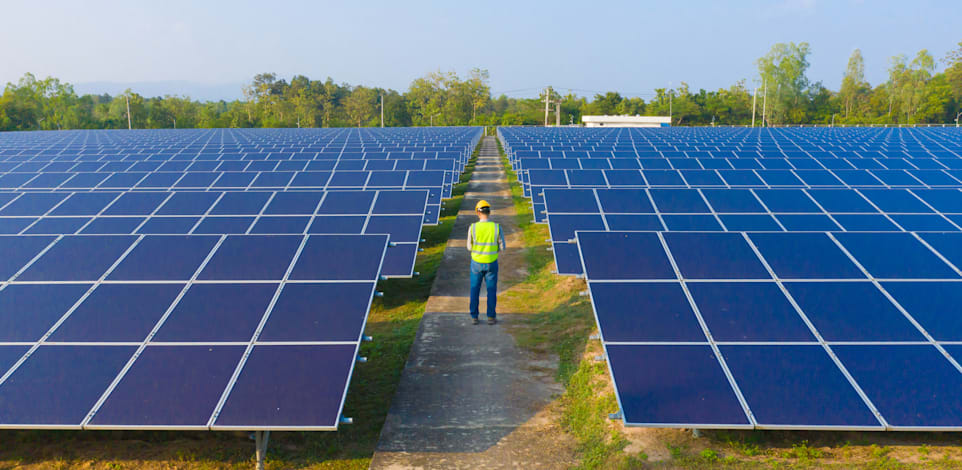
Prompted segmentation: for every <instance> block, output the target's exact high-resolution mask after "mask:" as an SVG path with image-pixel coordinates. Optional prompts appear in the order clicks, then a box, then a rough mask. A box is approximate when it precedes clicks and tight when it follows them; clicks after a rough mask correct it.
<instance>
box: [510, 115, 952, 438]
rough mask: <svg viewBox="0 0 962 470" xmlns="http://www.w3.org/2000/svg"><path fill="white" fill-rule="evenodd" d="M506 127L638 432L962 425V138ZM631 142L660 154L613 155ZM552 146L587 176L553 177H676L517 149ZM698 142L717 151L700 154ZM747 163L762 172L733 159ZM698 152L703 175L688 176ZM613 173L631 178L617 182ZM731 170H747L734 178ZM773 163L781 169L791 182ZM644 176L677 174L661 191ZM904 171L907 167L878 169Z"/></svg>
mask: <svg viewBox="0 0 962 470" xmlns="http://www.w3.org/2000/svg"><path fill="white" fill-rule="evenodd" d="M499 137H500V138H501V139H502V140H503V141H504V145H505V147H506V148H511V149H514V150H513V151H512V161H513V164H514V165H515V167H516V168H519V170H520V171H519V174H522V175H523V173H524V172H525V171H527V173H528V175H527V176H526V177H525V176H520V178H521V179H522V180H524V179H525V178H528V181H530V182H531V194H532V196H534V197H538V198H540V199H537V200H535V202H534V204H535V207H536V208H538V209H540V210H543V211H544V212H543V214H542V215H543V217H539V220H542V221H546V222H547V223H548V225H549V228H550V232H551V238H552V242H553V246H554V250H555V255H556V260H557V265H558V269H559V272H560V273H563V274H578V275H581V276H583V277H584V278H585V279H586V281H587V284H588V290H589V293H590V295H591V302H592V308H593V310H594V313H595V318H596V320H597V323H598V327H599V330H600V335H601V339H602V342H603V345H604V348H605V353H606V357H607V359H608V364H609V370H610V372H611V375H612V378H613V379H614V384H615V389H616V394H617V397H618V401H619V404H620V406H621V411H622V413H623V417H624V420H625V423H626V424H629V425H637V426H653V427H686V428H691V427H693V428H713V427H714V428H761V429H878V430H883V429H885V430H962V409H960V408H959V407H958V403H959V402H960V401H962V387H960V386H962V320H960V318H962V316H960V315H959V314H960V313H962V270H960V268H962V228H960V227H962V181H960V180H959V177H960V176H962V175H960V174H959V172H958V171H955V169H956V168H960V167H962V165H960V163H962V132H959V131H957V130H954V129H929V128H926V129H921V128H920V129H908V128H905V129H812V128H808V129H777V130H776V129H756V130H752V129H707V128H706V129H670V130H669V129H657V130H654V129H529V128H523V129H522V128H506V129H502V130H501V133H500V136H499ZM626 146H632V147H636V148H637V147H644V148H649V147H654V148H657V149H658V150H657V151H659V152H662V153H663V156H662V157H650V156H645V157H638V156H633V157H629V158H627V159H625V160H622V159H619V158H615V157H611V155H610V154H611V153H612V152H618V151H625V150H614V149H616V148H622V149H623V148H624V147H626ZM669 146H670V147H672V149H671V150H667V149H666V148H667V147H669ZM559 147H563V149H562V150H560V151H561V152H564V153H567V152H569V151H570V152H574V155H578V157H576V158H575V159H574V160H571V161H568V163H566V164H567V165H572V162H577V165H579V166H578V168H579V169H578V170H574V169H564V170H561V169H552V170H549V171H555V172H557V171H562V172H571V171H574V172H579V171H589V170H582V169H580V168H586V166H585V162H586V161H594V160H595V159H594V158H591V157H590V156H589V157H584V156H583V155H582V154H581V153H583V152H589V153H591V152H601V153H602V154H604V153H607V154H608V156H606V157H602V158H601V160H599V161H600V162H603V163H597V165H598V166H600V167H604V165H612V162H614V161H630V162H631V161H637V162H640V163H639V164H640V165H641V168H646V167H647V168H654V167H657V166H658V165H668V166H669V167H670V168H672V169H670V170H651V171H652V172H658V171H663V172H665V173H651V174H649V173H646V170H644V169H635V170H590V171H599V172H601V175H603V177H604V178H603V180H604V181H602V182H598V180H594V181H595V182H596V183H598V184H594V183H591V182H589V181H587V180H577V181H575V180H572V179H571V176H572V175H578V177H582V176H584V175H583V174H579V173H564V176H565V177H566V178H568V179H566V180H565V182H564V183H562V182H561V180H556V181H555V182H556V183H557V184H551V185H540V183H543V182H544V180H540V179H539V178H541V177H542V176H543V175H539V174H538V173H537V171H539V170H536V169H535V168H538V167H543V166H544V163H543V162H530V161H526V160H525V158H518V154H521V153H522V152H542V153H543V152H549V153H551V152H558V151H559V150H558V148H559ZM584 147H591V148H590V149H585V148H584ZM542 148H547V149H546V150H542ZM519 149H524V150H519ZM569 149H570V150H569ZM579 152H580V153H579ZM672 152H679V153H681V154H682V155H676V154H675V153H672ZM704 152H709V153H712V156H711V157H706V158H705V159H702V158H701V157H694V156H692V155H691V154H692V153H695V154H696V155H700V153H704ZM716 152H717V155H716ZM726 152H727V153H726ZM733 152H734V155H735V156H730V155H728V154H730V153H733ZM739 152H748V153H747V154H745V155H740V154H739ZM850 154H851V155H850ZM551 155H553V153H552V154H551ZM720 155H726V156H725V157H721V158H719V156H720ZM842 155H848V156H842ZM742 158H745V159H746V161H747V162H751V163H747V164H746V165H761V168H763V170H759V169H753V170H736V169H733V168H738V166H737V165H739V164H741V163H736V162H741V159H742ZM547 160H550V161H549V162H548V166H549V167H551V168H556V167H554V166H552V165H555V160H553V156H552V157H549V158H547ZM708 161H710V162H715V163H718V162H725V164H727V165H731V167H732V168H729V169H728V170H716V169H715V168H720V166H719V167H713V168H712V169H711V170H709V169H707V168H709V165H706V162H708ZM869 161H872V162H875V163H866V162H869ZM801 162H805V163H801ZM856 163H860V164H862V165H861V167H860V166H858V165H856ZM695 164H697V165H698V167H699V169H698V170H692V171H696V172H698V173H695V174H697V175H699V177H701V176H705V178H704V179H697V178H692V177H690V176H691V175H688V174H686V170H683V169H679V168H690V167H691V165H695ZM813 164H818V165H820V169H818V170H814V169H813V170H803V169H800V168H805V167H806V165H813ZM843 164H851V168H849V169H847V170H844V171H843V170H840V169H839V167H840V166H842V165H843ZM876 164H877V165H879V167H877V168H876V169H871V170H870V169H868V168H867V167H869V166H870V165H876ZM588 165H589V166H593V165H596V163H589V164H588ZM628 165H630V164H628ZM646 165H650V166H646ZM779 165H783V166H785V167H784V168H783V169H780V170H775V169H774V168H778V167H779ZM905 165H909V166H910V168H906V167H904V166H905ZM936 166H937V168H938V169H932V168H935V167H936ZM525 167H526V168H527V170H524V168H525ZM764 168H772V169H770V170H766V169H764ZM878 168H885V169H878ZM923 168H924V169H923ZM606 171H633V172H634V174H635V175H636V176H637V179H635V180H632V183H631V184H625V185H620V184H612V179H613V178H610V176H611V174H610V173H605V172H606ZM726 171H727V172H746V173H737V174H738V175H741V176H744V177H745V178H744V179H742V180H738V181H741V183H738V184H735V181H736V179H735V178H733V177H732V176H731V175H730V174H728V173H726ZM766 171H781V172H783V173H781V175H782V176H784V177H785V178H786V179H785V180H783V183H784V184H771V183H772V181H769V180H766V177H769V176H770V175H774V173H771V174H769V173H766ZM807 172H808V173H807ZM815 172H819V173H815ZM749 173H750V174H751V175H753V176H754V177H755V178H756V179H754V180H751V181H749V176H748V174H749ZM615 174H619V173H615ZM652 174H657V175H668V174H674V175H676V176H677V177H678V178H680V181H681V182H680V183H678V184H660V183H661V182H664V181H665V180H658V181H659V184H653V183H654V182H655V180H656V179H655V178H652V177H651V175H652ZM816 174H817V175H820V176H817V177H818V178H824V179H822V180H819V181H818V182H819V183H820V184H814V183H816V180H815V178H816ZM856 174H858V175H860V176H858V177H857V178H862V177H866V178H867V177H872V178H874V179H872V180H869V179H865V180H857V178H856V176H855V175H856ZM896 174H898V175H899V176H898V177H899V178H904V179H902V180H899V182H898V183H897V182H896V181H895V180H894V179H890V180H888V181H883V179H884V178H889V177H892V176H893V175H896ZM709 176H710V177H709ZM788 176H791V178H793V179H790V178H788ZM829 177H831V178H829ZM632 178H634V177H632ZM624 181H627V179H625V180H624ZM759 181H761V182H763V184H759V183H758V182H759ZM575 183H577V184H575ZM539 201H542V202H539ZM542 204H543V205H542Z"/></svg>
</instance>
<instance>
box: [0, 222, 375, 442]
mask: <svg viewBox="0 0 962 470" xmlns="http://www.w3.org/2000/svg"><path fill="white" fill-rule="evenodd" d="M390 249H391V248H390V247H389V246H388V236H386V235H339V236H321V235H312V236H295V237H277V236H275V237H258V236H226V237H225V236H220V237H217V236H213V237H207V236H186V237H122V236H115V237H70V236H67V237H56V238H54V237H0V251H2V252H3V253H4V256H2V257H0V260H2V261H0V277H2V278H4V279H8V278H9V280H8V281H6V282H5V283H4V284H3V285H2V286H0V306H2V307H3V308H0V312H2V314H0V324H2V325H3V327H2V328H0V370H3V371H4V372H0V427H5V428H24V427H42V428H68V429H69V428H106V429H109V428H124V429H131V428H157V429H208V428H213V429H248V430H249V429H264V428H268V429H334V428H336V426H337V423H338V420H339V418H340V412H341V409H342V407H343V399H344V396H345V393H346V388H347V384H348V381H349V379H350V374H351V370H352V369H353V367H354V363H355V357H356V354H357V349H358V345H359V343H360V341H361V339H362V332H363V327H364V323H365V320H366V317H367V312H368V310H369V309H370V304H371V300H372V299H373V296H374V289H375V285H376V281H377V279H378V278H379V276H380V265H381V261H382V259H383V257H384V256H385V253H386V252H387V251H389V250H390ZM27 258H29V260H28V261H25V262H24V261H23V260H24V259H27ZM21 263H22V264H23V266H22V267H17V266H16V265H17V264H21ZM328 263H338V264H339V266H341V268H339V269H337V270H331V269H330V266H331V265H330V264H328ZM11 272H13V274H11ZM306 397H310V399H309V400H308V399H305V398H306Z"/></svg>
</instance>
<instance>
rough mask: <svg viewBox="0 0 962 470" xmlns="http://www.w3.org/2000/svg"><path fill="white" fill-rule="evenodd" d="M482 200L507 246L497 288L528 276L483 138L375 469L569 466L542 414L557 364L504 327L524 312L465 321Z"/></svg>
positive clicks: (491, 146) (496, 162)
mask: <svg viewBox="0 0 962 470" xmlns="http://www.w3.org/2000/svg"><path fill="white" fill-rule="evenodd" d="M480 199H485V200H487V201H488V202H489V203H490V204H491V206H492V207H491V208H492V214H493V216H492V219H493V220H494V221H495V222H498V223H500V224H501V226H502V228H503V230H504V232H505V235H506V237H505V238H506V241H507V245H508V249H507V251H506V252H505V253H502V255H501V256H500V258H499V264H500V273H499V278H500V279H499V285H498V288H499V291H504V290H506V289H508V288H509V287H510V286H512V285H515V284H517V283H519V282H522V281H523V280H524V278H525V277H526V275H527V269H526V267H525V266H524V255H523V246H522V243H521V241H520V232H519V230H518V226H517V222H516V220H515V211H514V205H513V204H512V200H511V194H510V190H509V186H508V183H507V179H506V174H505V172H504V170H503V167H502V164H501V160H500V156H499V154H498V149H497V142H496V140H495V138H494V137H485V138H484V140H483V142H482V147H481V153H480V156H479V158H478V162H477V166H476V167H475V171H474V174H473V176H472V178H471V181H470V184H469V185H468V190H467V193H466V194H465V198H464V202H463V203H462V205H461V210H460V212H459V213H458V216H457V219H456V220H455V223H454V229H453V231H452V233H451V238H450V239H449V240H448V245H447V248H446V249H445V252H444V259H443V260H442V261H441V266H440V267H439V269H438V275H437V278H436V279H435V281H434V285H433V286H432V289H431V297H430V298H429V299H428V302H427V307H426V309H425V314H424V317H423V319H422V320H421V324H420V326H419V328H418V333H417V338H416V339H415V341H414V345H413V346H412V348H411V353H410V356H409V357H408V361H407V364H406V365H405V368H404V372H403V374H402V376H401V383H400V385H399V387H398V391H397V394H396V395H395V397H394V401H393V402H392V404H391V410H390V412H389V414H388V417H387V420H386V422H385V424H384V428H383V429H382V431H381V438H380V441H379V442H378V447H377V451H376V452H375V454H374V458H373V459H372V462H371V468H372V469H391V470H401V469H430V468H454V469H460V468H465V469H467V468H472V469H474V468H566V467H568V466H570V465H571V464H572V463H573V462H571V461H569V459H570V456H569V452H553V451H552V450H551V449H552V445H553V444H552V442H551V438H550V436H548V435H546V433H545V431H546V430H547V429H548V428H551V427H552V426H554V425H553V424H552V423H551V419H550V416H548V413H547V412H546V411H545V407H546V406H547V405H548V404H549V403H550V402H551V400H552V398H553V395H555V394H558V393H561V391H562V389H561V387H560V385H558V384H557V383H556V382H555V380H554V373H555V370H556V368H557V364H555V363H553V362H552V361H548V360H545V359H544V358H539V357H535V356H533V355H531V354H529V353H527V352H526V351H524V350H522V349H520V348H519V347H517V346H516V344H515V341H514V338H513V337H512V336H511V335H510V334H509V332H508V331H507V330H506V328H509V327H510V326H511V324H512V323H514V322H516V321H517V320H518V318H517V315H518V314H521V313H524V312H509V311H505V310H504V309H501V308H499V309H498V319H499V323H498V324H497V325H495V326H489V325H487V324H485V323H484V321H483V320H484V312H483V309H484V305H485V303H484V302H485V300H484V297H483V296H484V292H483V291H484V289H482V298H481V308H482V313H481V316H482V323H481V325H477V326H473V325H471V322H470V317H469V316H468V314H467V312H468V295H469V285H470V280H469V274H468V266H469V263H470V255H469V253H468V251H467V249H466V248H465V237H466V235H467V230H468V226H469V225H470V224H471V223H472V222H474V221H475V220H476V217H475V215H474V205H475V204H476V203H477V201H478V200H480Z"/></svg>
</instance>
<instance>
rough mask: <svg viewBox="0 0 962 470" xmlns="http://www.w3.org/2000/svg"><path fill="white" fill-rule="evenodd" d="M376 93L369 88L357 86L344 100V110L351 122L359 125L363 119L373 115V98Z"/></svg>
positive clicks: (375, 96)
mask: <svg viewBox="0 0 962 470" xmlns="http://www.w3.org/2000/svg"><path fill="white" fill-rule="evenodd" d="M376 98H377V94H376V93H375V92H374V90H373V89H371V88H366V87H363V86H358V87H356V88H354V91H352V92H351V94H350V95H348V96H347V99H345V100H344V110H345V111H346V112H347V115H348V117H349V118H350V120H351V123H352V124H353V123H355V122H356V123H357V127H361V124H362V123H363V122H364V121H368V120H370V119H371V117H372V116H374V100H375V99H376Z"/></svg>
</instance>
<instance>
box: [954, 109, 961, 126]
mask: <svg viewBox="0 0 962 470" xmlns="http://www.w3.org/2000/svg"><path fill="white" fill-rule="evenodd" d="M959 117H962V111H959V114H956V115H955V127H959Z"/></svg>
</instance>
